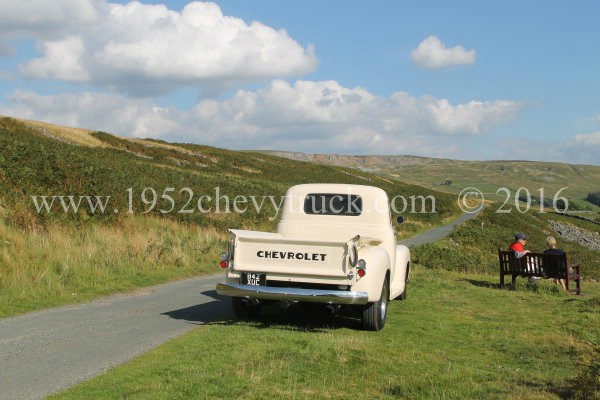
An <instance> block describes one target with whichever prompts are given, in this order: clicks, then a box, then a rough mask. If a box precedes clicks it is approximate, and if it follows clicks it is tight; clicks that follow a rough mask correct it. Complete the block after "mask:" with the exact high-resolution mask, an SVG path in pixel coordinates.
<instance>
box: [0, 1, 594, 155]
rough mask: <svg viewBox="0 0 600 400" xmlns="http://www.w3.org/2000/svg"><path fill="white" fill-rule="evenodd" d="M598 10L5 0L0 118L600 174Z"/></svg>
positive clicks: (0, 15)
mask: <svg viewBox="0 0 600 400" xmlns="http://www.w3.org/2000/svg"><path fill="white" fill-rule="evenodd" d="M598 15H600V3H598V2H596V1H574V2H570V3H568V4H567V3H564V2H542V1H528V2H520V1H519V2H517V1H504V2H496V3H491V2H476V1H455V2H444V1H419V2H417V1H410V2H409V1H402V2H400V1H371V2H359V1H334V0H331V1H326V2H323V1H302V2H291V1H287V2H281V1H266V0H257V1H247V0H246V1H244V0H235V1H219V2H216V3H212V4H208V3H190V2H188V1H163V2H160V1H155V2H152V3H149V2H142V3H131V2H124V1H120V2H109V1H105V0H56V1H53V2H47V1H42V0H29V1H28V2H25V1H3V2H1V3H0V79H1V82H2V84H1V87H0V89H1V90H0V114H4V115H12V116H16V117H23V118H30V119H37V120H44V121H48V122H53V123H59V124H66V125H75V126H80V127H84V128H89V129H97V130H104V131H108V132H112V133H115V134H119V135H123V136H132V137H153V138H159V139H163V140H169V141H185V142H194V143H201V144H208V145H214V146H218V147H226V148H235V149H280V150H293V151H305V152H326V153H343V154H413V155H421V156H433V157H445V158H457V159H530V160H548V161H564V162H573V163H589V164H595V165H600V79H599V78H600V76H599V72H598V71H600V68H599V67H598V66H599V65H600V51H598V47H599V45H600V24H598V23H597V16H598ZM255 21H256V22H255Z"/></svg>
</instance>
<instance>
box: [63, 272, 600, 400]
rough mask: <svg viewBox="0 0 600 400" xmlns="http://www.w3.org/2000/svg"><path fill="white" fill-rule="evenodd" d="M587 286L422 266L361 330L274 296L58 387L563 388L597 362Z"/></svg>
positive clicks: (372, 394)
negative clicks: (258, 310)
mask: <svg viewBox="0 0 600 400" xmlns="http://www.w3.org/2000/svg"><path fill="white" fill-rule="evenodd" d="M586 291H587V296H585V297H580V298H574V297H572V296H568V295H565V294H563V293H561V292H559V291H558V289H557V288H556V287H555V286H554V285H552V284H550V283H546V282H544V283H541V284H540V286H538V287H537V288H536V289H531V288H528V287H526V286H523V285H522V284H521V283H519V286H518V287H517V290H501V289H498V287H497V279H494V278H491V277H489V276H482V275H472V274H467V275H464V274H459V273H456V272H446V271H439V270H431V269H424V268H423V267H421V266H416V268H415V270H414V275H413V279H412V282H411V284H410V294H409V299H408V301H406V302H398V301H395V302H393V303H392V304H391V305H390V308H389V317H388V318H389V319H388V322H387V324H386V327H385V329H384V330H383V331H381V332H375V333H374V332H363V331H360V330H358V329H357V328H358V327H359V325H360V323H359V320H358V319H357V318H355V317H354V316H352V315H345V316H342V317H338V318H336V319H327V318H323V317H317V316H315V315H313V314H310V313H308V312H307V311H304V310H303V309H294V308H291V309H289V310H287V311H286V310H280V309H278V308H272V309H268V310H266V312H265V313H264V314H263V315H262V316H261V317H260V318H259V319H258V320H257V321H255V322H248V323H244V322H234V321H232V320H229V319H226V320H222V321H215V322H214V323H211V324H209V326H206V327H200V328H198V329H196V330H195V331H193V332H191V333H189V334H187V335H184V336H182V337H180V338H178V339H175V340H174V341H172V342H169V343H167V344H165V345H162V346H160V347H159V348H157V349H155V350H153V351H151V352H149V353H147V354H145V355H144V356H142V357H139V358H137V359H135V360H133V361H131V362H129V363H127V364H125V365H123V366H120V367H117V368H115V369H113V370H111V371H109V372H107V373H106V374H104V375H102V376H100V377H98V378H95V379H92V380H90V381H88V382H84V383H82V384H80V385H78V386H75V387H73V388H71V389H69V390H68V391H66V392H64V393H62V394H59V395H57V396H53V397H51V398H53V399H78V398H84V397H85V398H97V399H116V398H122V399H163V398H172V399H185V398H196V399H212V398H214V399H217V398H240V399H271V398H289V399H305V398H306V399H308V398H312V399H314V398H319V399H320V398H323V399H348V398H368V399H375V398H378V399H398V398H404V399H467V398H472V399H475V398H476V399H497V398H515V399H517V398H518V399H524V398H527V399H558V398H564V397H566V396H567V397H568V396H574V395H575V394H576V393H575V392H574V388H573V386H572V385H573V383H574V380H575V378H576V377H577V376H578V375H583V374H586V373H587V374H589V373H590V372H593V371H594V370H593V369H592V367H590V363H592V362H593V357H594V353H593V351H594V350H593V346H592V343H594V342H595V343H598V340H599V338H598V329H597V327H598V325H599V324H600V313H599V311H600V309H599V306H600V301H599V300H600V285H599V284H593V285H589V286H587V288H586ZM595 356H596V357H598V354H596V355H595ZM597 362H598V360H597V358H596V363H597ZM595 368H596V370H597V368H598V366H597V365H595ZM593 382H594V381H593V379H592V378H590V377H589V376H588V379H587V380H585V381H583V380H582V381H581V382H580V385H579V389H580V390H581V391H582V390H584V389H586V390H591V388H593ZM596 385H597V383H596ZM596 390H598V386H596ZM597 394H598V392H597ZM588 395H589V394H588ZM582 398H591V397H582Z"/></svg>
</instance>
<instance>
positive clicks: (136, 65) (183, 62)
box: [0, 0, 317, 96]
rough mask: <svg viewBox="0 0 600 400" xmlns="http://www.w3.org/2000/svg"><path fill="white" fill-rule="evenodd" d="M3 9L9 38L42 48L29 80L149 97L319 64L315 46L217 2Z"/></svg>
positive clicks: (34, 4) (71, 1) (66, 0)
mask: <svg viewBox="0 0 600 400" xmlns="http://www.w3.org/2000/svg"><path fill="white" fill-rule="evenodd" d="M71 6H72V7H73V8H71ZM3 11H6V12H8V14H7V15H4V16H3V17H0V25H1V24H2V23H6V26H5V27H4V28H2V31H0V32H1V34H2V35H4V37H9V36H10V35H12V36H15V35H19V34H20V35H27V34H29V35H33V36H34V37H35V38H37V39H38V41H39V43H40V46H39V47H40V50H41V53H42V54H41V57H39V58H37V59H33V60H30V61H28V62H26V63H24V64H23V65H21V68H20V70H21V72H22V73H23V74H24V75H25V76H28V77H34V78H53V79H59V80H64V81H75V82H90V83H92V84H95V85H99V86H103V87H109V88H112V89H115V90H118V91H121V92H124V93H128V94H134V95H138V96H145V95H156V94H163V93H166V92H169V91H172V90H175V89H177V88H180V87H183V86H186V85H191V86H196V87H198V88H200V89H203V90H209V91H215V90H222V89H224V88H227V87H231V86H232V85H235V84H244V83H248V82H258V81H264V80H269V79H272V78H275V77H298V76H302V75H304V74H306V73H308V72H311V71H313V70H314V69H315V68H316V66H317V58H316V56H315V55H314V50H313V48H312V46H310V45H309V46H307V47H306V48H303V47H302V46H301V45H300V44H299V43H298V42H296V41H295V40H294V39H292V38H291V37H290V36H289V35H288V34H287V32H286V31H285V30H279V31H277V30H275V29H273V28H271V27H268V26H266V25H264V24H261V23H260V22H252V23H250V24H247V23H245V22H244V21H243V20H241V19H239V18H235V17H229V16H224V15H223V14H222V12H221V9H220V8H219V6H218V5H216V4H214V3H202V2H192V3H189V4H187V5H186V6H185V8H184V9H183V10H182V11H181V12H177V11H173V10H169V9H168V8H167V7H166V6H165V5H148V4H141V3H139V2H135V1H134V2H130V3H127V4H114V3H107V2H105V1H104V0H95V1H94V0H86V1H83V2H81V4H80V2H79V1H78V0H57V1H53V2H44V1H41V0H37V1H31V2H26V1H25V2H19V3H17V4H13V5H11V7H7V6H0V15H1V13H2V12H3ZM46 13H48V17H46ZM9 21H10V22H9Z"/></svg>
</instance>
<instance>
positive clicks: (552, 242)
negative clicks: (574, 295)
mask: <svg viewBox="0 0 600 400" xmlns="http://www.w3.org/2000/svg"><path fill="white" fill-rule="evenodd" d="M546 245H547V246H548V248H547V249H546V250H544V254H556V255H559V256H562V255H563V254H565V252H564V251H563V250H562V249H557V248H556V239H555V238H554V236H548V237H547V238H546ZM554 283H555V284H557V285H560V286H561V287H562V288H563V289H564V290H567V285H566V284H565V280H564V279H555V280H554Z"/></svg>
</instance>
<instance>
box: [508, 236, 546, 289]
mask: <svg viewBox="0 0 600 400" xmlns="http://www.w3.org/2000/svg"><path fill="white" fill-rule="evenodd" d="M526 245H527V236H525V234H524V233H521V232H519V233H517V234H516V235H515V240H514V242H512V243H511V244H510V246H508V248H509V249H510V250H512V251H514V252H515V257H517V260H519V262H521V265H523V262H527V271H528V272H532V271H533V266H532V265H530V264H529V260H527V261H525V260H521V258H523V256H524V255H525V254H527V253H530V251H529V250H525V246H526ZM538 279H539V278H537V277H533V276H530V277H529V283H535V282H536V281H537V280H538Z"/></svg>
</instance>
